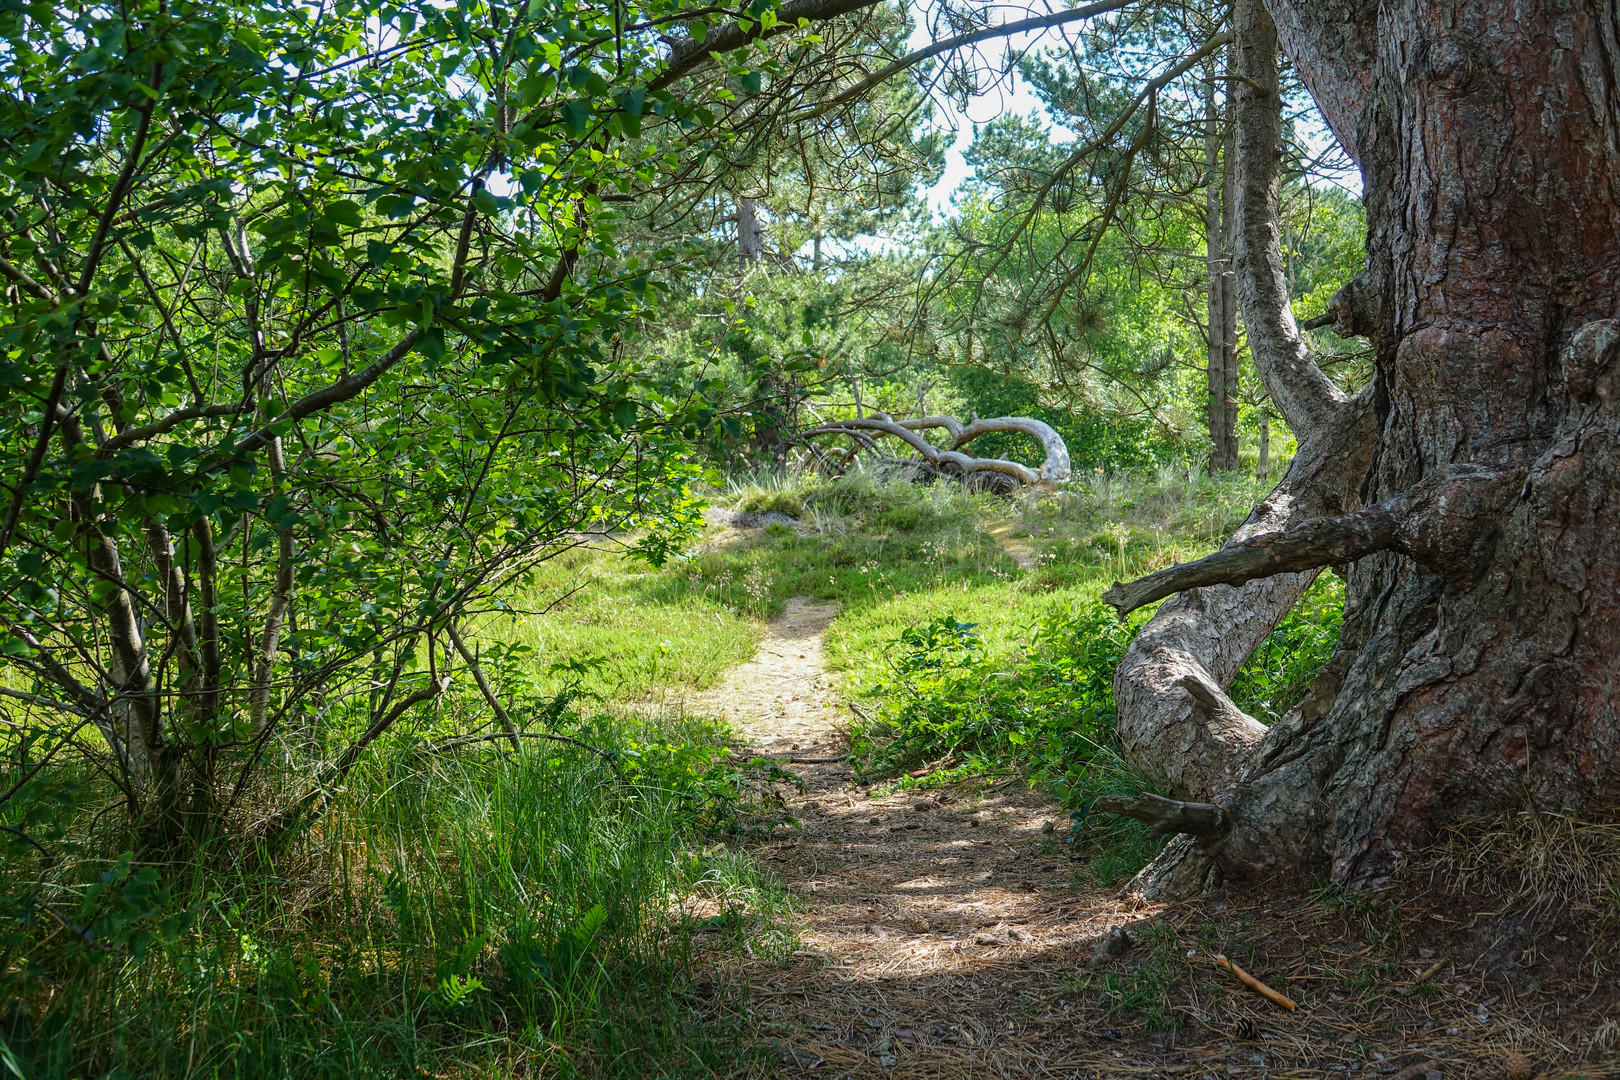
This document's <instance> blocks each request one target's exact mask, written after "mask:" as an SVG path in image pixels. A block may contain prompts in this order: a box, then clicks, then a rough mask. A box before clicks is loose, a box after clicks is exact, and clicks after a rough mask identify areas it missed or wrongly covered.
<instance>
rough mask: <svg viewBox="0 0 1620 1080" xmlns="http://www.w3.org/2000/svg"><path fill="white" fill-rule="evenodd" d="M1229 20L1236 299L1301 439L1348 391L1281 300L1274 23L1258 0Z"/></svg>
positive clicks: (1253, 349)
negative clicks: (1316, 356) (1321, 363)
mask: <svg viewBox="0 0 1620 1080" xmlns="http://www.w3.org/2000/svg"><path fill="white" fill-rule="evenodd" d="M1232 26H1233V34H1234V36H1235V38H1236V44H1235V48H1234V52H1235V57H1234V60H1235V63H1236V66H1237V71H1236V74H1237V75H1238V76H1240V78H1239V79H1237V80H1234V81H1233V83H1232V84H1231V93H1232V96H1233V101H1234V111H1235V113H1236V120H1237V136H1236V138H1237V145H1236V154H1235V160H1236V170H1235V171H1236V183H1235V185H1234V198H1233V203H1234V210H1235V214H1236V217H1237V226H1238V227H1237V235H1236V237H1235V241H1236V242H1235V243H1234V244H1233V249H1234V251H1233V253H1234V256H1235V261H1236V266H1237V287H1238V300H1239V303H1240V304H1241V305H1242V310H1243V326H1244V329H1245V330H1246V331H1247V332H1248V337H1249V351H1250V353H1251V354H1252V355H1253V357H1254V365H1255V368H1256V369H1257V370H1258V371H1259V372H1260V377H1261V379H1263V380H1264V381H1265V384H1266V390H1267V392H1268V393H1270V395H1271V399H1272V400H1273V401H1275V402H1276V403H1277V408H1278V409H1279V410H1280V411H1281V412H1282V414H1283V419H1284V420H1285V421H1287V423H1288V426H1289V427H1290V428H1291V429H1292V430H1293V432H1294V435H1295V437H1296V438H1300V439H1303V438H1304V437H1305V436H1306V435H1307V434H1308V433H1309V432H1311V431H1314V430H1318V429H1320V428H1322V427H1325V426H1327V425H1329V424H1332V423H1334V422H1335V421H1336V420H1337V419H1338V418H1340V417H1341V416H1342V415H1343V413H1344V411H1345V405H1346V403H1347V401H1348V398H1347V397H1346V396H1345V394H1344V393H1343V392H1342V391H1341V390H1340V389H1339V388H1338V387H1336V386H1334V385H1333V381H1332V380H1331V379H1329V378H1328V377H1327V376H1326V375H1325V374H1323V372H1322V369H1321V368H1319V367H1317V366H1316V362H1315V361H1314V360H1312V359H1311V357H1310V353H1309V351H1308V350H1307V349H1306V347H1305V340H1304V338H1302V337H1301V336H1300V332H1299V327H1298V326H1296V325H1295V323H1294V313H1293V308H1292V305H1291V302H1290V300H1289V293H1288V278H1287V275H1286V273H1285V270H1284V266H1283V258H1282V242H1281V238H1280V236H1279V230H1278V226H1277V197H1278V189H1279V184H1280V171H1279V168H1278V162H1277V152H1278V150H1279V149H1280V148H1281V146H1282V95H1281V93H1280V92H1279V84H1278V75H1277V30H1276V27H1274V26H1273V25H1272V22H1271V16H1270V15H1268V14H1266V10H1265V8H1264V7H1263V6H1262V5H1261V2H1260V0H1238V2H1237V3H1236V5H1235V6H1234V8H1233V10H1232Z"/></svg>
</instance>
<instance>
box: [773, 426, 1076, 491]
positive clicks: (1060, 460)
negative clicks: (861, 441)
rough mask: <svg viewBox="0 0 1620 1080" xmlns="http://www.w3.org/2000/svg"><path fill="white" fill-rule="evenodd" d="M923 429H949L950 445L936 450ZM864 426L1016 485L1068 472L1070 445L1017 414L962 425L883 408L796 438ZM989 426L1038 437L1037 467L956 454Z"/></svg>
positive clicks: (933, 459)
mask: <svg viewBox="0 0 1620 1080" xmlns="http://www.w3.org/2000/svg"><path fill="white" fill-rule="evenodd" d="M928 428H944V429H945V430H947V431H949V432H950V433H951V436H952V439H951V445H952V449H949V450H941V449H940V448H939V447H937V446H935V445H934V444H933V443H931V442H929V441H928V440H927V439H925V438H923V437H922V436H921V435H919V434H917V432H918V431H919V430H926V429H928ZM865 431H876V432H880V433H882V434H884V435H892V436H894V437H895V438H897V439H900V440H902V441H904V442H905V443H906V445H908V446H910V447H911V448H912V449H913V450H915V451H917V453H918V454H920V455H921V456H922V458H923V460H924V461H926V462H928V464H930V465H932V466H934V467H935V468H941V467H944V466H950V467H952V468H956V469H960V470H961V471H962V472H963V473H964V474H966V473H974V472H996V473H1001V474H1003V475H1005V476H1010V477H1012V478H1013V479H1015V480H1017V481H1018V482H1019V483H1021V484H1047V485H1051V484H1057V483H1061V482H1062V481H1064V480H1067V479H1068V478H1069V475H1070V464H1069V449H1068V447H1067V446H1066V445H1064V442H1063V437H1062V436H1061V435H1059V434H1058V433H1057V432H1056V431H1054V430H1053V429H1052V428H1051V427H1050V426H1049V425H1047V424H1043V423H1042V422H1041V421H1039V420H1032V419H1029V418H1028V417H1022V416H998V417H992V418H990V419H980V418H979V417H977V416H975V417H974V418H973V419H972V421H971V422H969V423H967V424H963V423H962V422H961V421H959V420H957V419H956V418H954V417H949V416H926V417H921V418H918V419H915V420H899V421H897V420H892V419H890V418H889V417H888V416H887V415H885V414H883V413H874V414H872V415H871V416H869V417H858V418H856V419H852V420H840V421H837V422H836V423H832V424H824V425H822V426H820V427H814V428H810V429H809V430H807V431H802V432H800V433H799V434H800V437H802V438H810V437H813V436H816V435H847V436H850V437H851V438H857V437H862V433H863V432H865ZM994 431H1016V432H1019V433H1021V434H1024V435H1029V436H1031V437H1033V438H1035V439H1037V440H1039V442H1040V444H1041V447H1042V449H1043V450H1044V451H1045V453H1046V457H1045V459H1044V460H1043V461H1042V463H1041V467H1040V469H1039V470H1036V469H1031V468H1030V467H1029V466H1028V465H1023V464H1020V463H1019V462H1016V461H1008V460H1006V459H1004V458H978V457H973V456H972V455H970V454H964V453H961V452H960V451H959V450H957V449H955V448H956V447H961V446H965V445H966V444H967V443H969V442H971V441H973V440H974V439H976V438H978V437H979V436H980V435H985V434H988V433H990V432H994Z"/></svg>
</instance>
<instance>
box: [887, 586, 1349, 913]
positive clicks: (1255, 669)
mask: <svg viewBox="0 0 1620 1080" xmlns="http://www.w3.org/2000/svg"><path fill="white" fill-rule="evenodd" d="M1343 605H1344V589H1343V583H1342V582H1340V581H1338V579H1336V578H1335V579H1328V580H1322V581H1320V582H1319V583H1318V584H1316V585H1315V586H1313V587H1312V589H1311V590H1310V591H1309V592H1308V593H1306V595H1305V597H1304V598H1303V599H1302V600H1301V601H1300V603H1299V604H1298V605H1297V606H1296V607H1295V609H1294V611H1292V612H1290V613H1289V615H1288V616H1287V617H1286V618H1284V619H1283V621H1282V622H1281V623H1280V624H1279V625H1278V627H1277V629H1276V630H1274V631H1273V632H1272V633H1271V634H1270V635H1269V636H1268V637H1267V638H1266V639H1265V641H1264V642H1262V643H1261V645H1260V647H1259V648H1258V649H1257V650H1256V651H1255V654H1254V657H1253V658H1252V659H1251V660H1250V662H1249V663H1248V664H1247V665H1245V666H1244V668H1243V669H1242V671H1241V672H1240V673H1239V675H1238V678H1237V679H1236V680H1235V681H1234V682H1233V684H1232V694H1233V697H1234V699H1235V700H1237V701H1238V703H1239V704H1240V705H1241V706H1243V707H1244V708H1245V709H1246V710H1248V711H1250V712H1251V713H1252V714H1253V715H1254V716H1256V717H1257V718H1259V719H1261V720H1263V721H1265V722H1267V723H1270V722H1273V721H1274V720H1276V719H1277V718H1279V717H1281V716H1282V715H1283V714H1284V713H1286V712H1287V711H1288V709H1290V708H1292V707H1293V705H1294V704H1295V703H1296V702H1297V701H1298V700H1299V697H1300V695H1301V694H1303V692H1304V689H1305V687H1306V686H1307V685H1308V684H1309V682H1310V680H1311V678H1312V676H1313V675H1314V674H1315V673H1316V671H1317V670H1318V669H1319V668H1320V667H1321V666H1322V664H1323V663H1325V662H1326V660H1327V659H1328V657H1329V656H1331V655H1332V653H1333V650H1334V648H1335V647H1336V646H1337V643H1338V634H1339V624H1340V622H1341V620H1342V616H1343ZM1147 619H1148V613H1147V612H1138V613H1136V614H1134V615H1132V616H1131V617H1130V618H1128V619H1127V620H1125V621H1123V622H1122V621H1121V620H1120V619H1119V618H1118V617H1117V616H1116V615H1115V614H1114V611H1113V609H1112V608H1110V607H1108V606H1107V605H1106V604H1103V603H1102V602H1101V601H1098V600H1092V601H1089V602H1084V603H1077V604H1073V605H1067V606H1063V607H1059V608H1056V609H1054V610H1052V611H1050V612H1048V613H1047V614H1046V615H1045V616H1044V617H1042V618H1041V619H1039V620H1038V621H1037V622H1036V623H1035V625H1034V627H1033V628H1032V631H1031V633H1030V636H1029V640H1028V643H1027V644H1026V645H1025V647H1024V648H1023V650H1022V651H1021V652H1020V653H1018V654H1017V655H1015V656H1013V657H1011V658H998V657H996V656H994V655H992V654H991V652H990V651H989V650H988V649H987V648H986V646H985V642H984V641H983V640H982V639H981V638H980V636H979V634H978V632H977V628H976V627H975V626H974V625H973V624H971V623H965V622H961V621H958V620H957V619H956V618H955V617H954V616H944V617H940V618H935V619H933V620H931V621H929V622H925V623H918V624H915V625H912V626H908V627H906V628H905V629H903V630H902V631H901V632H900V633H899V635H898V636H897V637H896V638H895V640H894V642H893V644H892V645H891V647H890V649H889V652H888V655H887V657H886V660H885V666H884V670H883V672H882V674H881V675H879V676H878V677H877V678H876V679H874V680H873V681H872V682H871V683H869V684H868V685H867V687H866V691H865V692H866V695H867V696H868V697H870V698H872V699H873V700H874V701H875V702H876V703H877V708H876V710H875V714H874V715H873V717H872V720H871V722H870V723H868V724H866V725H865V726H864V727H863V728H862V729H860V730H859V731H858V732H857V733H856V739H855V749H856V751H857V752H858V753H859V754H861V755H863V759H864V761H863V765H864V767H865V768H866V769H868V770H869V771H871V772H872V773H873V774H875V775H878V776H895V775H897V774H900V773H903V772H905V771H906V770H908V769H913V768H914V767H915V766H917V765H918V764H920V763H922V762H925V761H931V762H937V763H939V764H940V766H941V767H940V768H939V769H937V770H935V771H934V772H933V773H932V774H930V776H929V778H928V781H925V782H934V783H938V782H942V781H948V780H953V779H958V778H962V777H964V776H967V775H971V774H974V773H980V772H987V771H993V770H997V769H1001V768H1017V769H1022V770H1025V771H1027V772H1028V773H1029V774H1030V777H1031V779H1032V781H1033V782H1035V783H1038V784H1044V785H1045V786H1046V787H1047V788H1048V789H1049V790H1050V791H1051V792H1052V793H1053V794H1054V795H1056V796H1057V797H1058V798H1059V799H1061V800H1062V801H1063V804H1064V806H1065V807H1066V808H1067V810H1068V811H1069V816H1070V818H1071V820H1072V821H1073V822H1074V823H1075V827H1074V829H1073V830H1072V831H1071V833H1070V835H1069V836H1068V837H1067V841H1068V842H1069V843H1071V844H1073V845H1075V849H1076V851H1077V852H1078V853H1082V854H1084V855H1085V856H1086V858H1087V860H1088V868H1089V871H1090V874H1091V876H1092V877H1093V878H1094V879H1095V880H1097V881H1098V882H1099V883H1109V882H1112V881H1115V880H1118V879H1119V878H1121V877H1124V876H1127V875H1129V874H1132V873H1134V872H1135V871H1136V870H1138V869H1140V868H1141V867H1142V866H1144V865H1146V864H1147V862H1148V861H1149V860H1151V859H1152V858H1153V856H1154V855H1155V854H1157V852H1158V850H1159V848H1160V847H1161V846H1162V841H1161V840H1160V839H1158V838H1156V837H1153V836H1152V835H1151V834H1150V831H1149V830H1148V828H1147V826H1145V825H1143V824H1142V823H1140V822H1137V821H1129V820H1125V819H1121V818H1116V817H1113V816H1111V815H1096V816H1094V815H1093V814H1092V813H1091V808H1092V806H1093V805H1094V804H1095V802H1096V800H1097V799H1098V798H1100V797H1102V796H1103V795H1127V796H1129V795H1137V794H1141V793H1142V792H1144V791H1153V790H1154V787H1153V781H1152V779H1151V778H1150V777H1148V776H1146V775H1144V774H1143V773H1141V772H1139V771H1137V770H1135V769H1133V768H1131V767H1130V766H1129V764H1128V763H1127V762H1126V761H1125V759H1124V757H1123V755H1122V754H1121V752H1120V750H1119V745H1118V742H1117V739H1116V737H1115V730H1114V728H1115V722H1116V718H1117V714H1116V712H1115V705H1114V672H1115V670H1116V669H1117V668H1118V666H1119V662H1120V660H1121V659H1122V658H1123V657H1124V655H1125V650H1126V648H1127V647H1129V645H1130V642H1131V639H1132V638H1133V637H1134V636H1135V634H1136V631H1137V630H1138V629H1139V628H1140V627H1141V626H1142V625H1143V624H1144V623H1146V621H1147ZM902 782H903V783H908V782H911V781H910V780H909V778H907V779H905V780H902Z"/></svg>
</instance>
